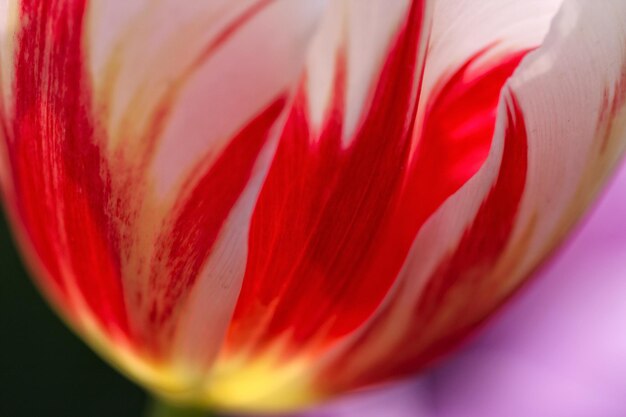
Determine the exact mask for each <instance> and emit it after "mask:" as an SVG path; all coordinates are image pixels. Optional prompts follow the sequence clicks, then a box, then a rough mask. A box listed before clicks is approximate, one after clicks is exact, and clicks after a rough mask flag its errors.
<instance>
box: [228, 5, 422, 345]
mask: <svg viewBox="0 0 626 417" xmlns="http://www.w3.org/2000/svg"><path fill="white" fill-rule="evenodd" d="M389 6H390V7H389V10H390V11H393V12H394V13H395V14H394V15H393V16H387V17H386V18H385V19H382V20H381V22H380V25H381V26H379V27H375V29H374V30H373V31H372V32H368V31H366V30H365V28H366V27H367V25H368V24H369V23H371V22H372V19H373V18H374V17H376V16H378V15H377V14H376V13H378V12H379V11H380V7H381V3H380V2H378V1H368V2H365V4H364V3H363V2H353V1H343V2H335V3H334V6H332V7H331V8H330V9H329V13H328V14H327V16H326V17H327V20H326V21H325V23H324V24H323V29H325V30H326V31H327V32H322V33H321V34H320V35H319V37H318V38H317V43H315V44H314V47H313V51H312V55H311V56H310V60H311V61H310V63H309V66H308V67H307V74H306V78H305V79H304V81H303V85H302V89H301V93H300V95H299V97H298V99H297V100H298V101H296V103H295V107H294V109H293V110H292V112H291V116H290V118H289V120H288V122H287V126H286V129H285V131H284V133H283V136H282V138H281V142H280V145H279V148H278V151H277V155H276V158H275V160H274V161H273V164H272V167H271V169H270V172H269V175H268V179H267V180H266V182H265V184H264V187H263V191H262V193H261V195H260V197H259V203H258V204H257V207H256V209H255V212H254V216H253V219H252V224H251V232H250V256H249V259H248V265H247V270H246V276H245V279H244V284H243V288H242V292H241V295H240V298H239V301H238V306H237V310H236V312H235V317H234V320H233V323H232V325H231V331H230V341H229V347H228V348H229V349H230V350H231V351H232V352H234V353H241V352H242V351H245V350H246V349H254V348H260V349H264V348H267V347H268V344H269V345H271V344H273V343H275V342H277V341H278V340H279V339H281V338H282V337H283V336H284V337H287V338H289V339H290V340H289V343H290V347H294V346H297V347H298V353H299V354H303V353H304V351H305V348H307V347H308V348H311V347H312V345H317V346H318V347H319V346H320V345H324V344H327V343H332V342H333V341H334V340H336V339H337V338H339V337H341V336H342V335H344V334H346V333H349V332H350V331H352V330H353V329H354V328H355V327H357V326H358V325H359V324H360V322H361V321H362V320H363V319H364V318H365V317H367V316H368V315H369V314H370V312H371V311H372V310H373V309H374V308H375V307H376V305H377V304H378V303H379V301H380V299H381V298H382V297H383V296H384V294H385V292H386V289H387V288H388V287H389V285H391V283H392V280H393V274H391V275H387V276H385V277H379V276H378V274H377V271H376V268H377V267H378V268H385V266H384V264H385V263H386V262H387V258H386V257H385V256H384V254H379V253H377V244H375V242H376V236H377V235H381V234H382V233H383V231H384V229H385V227H386V223H387V221H388V219H387V218H388V216H389V214H390V213H391V211H392V208H393V204H394V198H395V197H394V193H395V192H396V190H397V188H399V187H400V186H401V183H402V180H403V166H404V164H406V161H407V155H408V149H409V148H410V139H411V132H412V129H411V127H412V120H413V117H414V110H415V106H416V101H417V97H418V94H417V92H418V89H419V83H420V77H421V56H422V55H423V51H424V46H425V38H424V33H423V32H422V29H423V27H427V26H425V22H427V20H426V13H427V11H426V10H425V2H423V1H420V0H414V1H412V2H407V1H394V2H390V5H389ZM357 9H358V11H357ZM370 46H373V47H374V48H372V49H369V47H370ZM329 70H330V71H332V74H333V75H332V76H330V75H328V74H326V75H322V74H321V72H324V71H329ZM325 83H330V84H331V85H332V87H330V86H328V85H324V84H325ZM325 87H328V90H329V91H332V96H328V97H326V98H324V99H320V98H319V97H318V96H317V94H321V93H320V91H325ZM313 91H315V92H313ZM365 98H367V99H365ZM322 103H323V104H325V106H324V110H323V111H322V110H320V109H317V108H316V107H317V106H319V105H321V104H322ZM319 113H323V118H322V120H323V123H322V126H316V123H317V121H316V120H315V119H319V118H320V116H319ZM316 114H318V115H316ZM355 120H358V123H357V124H356V125H355ZM368 242H369V243H368ZM371 256H375V257H376V259H375V260H372V259H371ZM370 261H371V262H376V263H378V266H376V265H374V266H372V264H371V262H370ZM390 262H391V263H392V265H390V266H389V268H390V269H393V268H394V267H395V265H396V264H397V265H398V267H399V265H400V263H398V262H397V260H396V259H393V260H391V261H390ZM354 277H360V279H358V280H356V279H353V278H354ZM305 294H306V296H305ZM305 345H307V346H305Z"/></svg>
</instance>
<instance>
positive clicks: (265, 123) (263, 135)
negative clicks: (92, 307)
mask: <svg viewBox="0 0 626 417" xmlns="http://www.w3.org/2000/svg"><path fill="white" fill-rule="evenodd" d="M285 104H286V100H285V98H279V99H277V100H276V101H275V102H274V103H272V104H271V105H269V106H268V107H267V109H266V110H264V111H263V112H262V113H261V114H260V115H258V116H257V117H255V118H254V119H253V120H252V121H251V122H250V123H249V124H248V125H247V126H245V127H244V128H243V129H242V131H241V132H240V133H239V134H238V135H237V136H236V137H235V138H234V139H232V141H231V142H230V143H229V145H228V146H227V147H226V149H225V150H224V151H223V153H222V154H221V155H220V157H219V158H218V160H217V161H215V162H214V163H213V164H212V165H211V168H210V169H209V170H208V172H206V173H205V174H203V175H202V176H201V178H200V179H197V178H196V175H197V172H202V167H203V165H206V163H205V161H201V162H200V163H199V164H198V169H196V170H192V175H191V177H190V178H189V179H188V183H190V184H194V185H193V186H191V187H183V190H185V189H187V190H189V189H190V192H189V193H188V194H187V195H186V196H181V197H179V201H180V202H179V203H178V204H177V206H176V207H175V208H174V211H173V213H172V214H171V217H170V218H169V219H167V220H166V221H165V224H169V227H167V228H166V229H165V230H164V231H163V232H162V233H161V235H160V237H159V238H158V239H157V241H156V244H155V245H156V250H155V256H154V259H153V262H152V270H151V274H150V282H149V291H148V296H149V297H150V300H151V302H150V305H149V307H148V313H149V324H148V326H149V327H148V329H144V330H147V331H146V334H147V335H148V337H152V338H156V337H159V338H160V339H163V338H168V337H170V336H171V334H168V333H167V331H164V330H165V328H166V327H165V324H166V322H167V321H168V320H169V319H170V318H171V316H172V314H173V312H174V310H175V308H176V307H177V306H179V305H180V304H181V303H182V302H183V300H184V297H185V296H186V295H187V294H188V292H189V290H190V289H191V288H192V287H193V285H194V284H195V282H196V281H197V280H198V278H199V273H200V271H201V269H202V266H203V265H204V263H205V262H206V261H207V259H208V258H209V257H210V256H211V252H212V250H213V248H214V246H215V243H216V240H217V237H218V235H219V232H220V230H222V227H223V225H224V222H225V221H226V219H227V218H228V216H229V214H230V213H231V211H232V209H233V206H234V205H235V204H236V203H237V201H238V200H239V197H240V196H241V194H242V193H243V191H244V190H245V188H246V186H247V185H248V182H249V181H250V178H251V176H252V174H253V168H254V165H255V163H256V162H257V159H258V156H259V154H260V153H261V149H262V148H263V146H264V145H265V143H266V141H267V139H268V137H269V133H270V131H271V128H272V127H273V126H274V124H275V122H276V120H277V119H278V117H279V116H280V115H281V113H282V111H283V109H284V107H285ZM207 302H211V300H207ZM171 330H172V329H171V328H168V331H171ZM153 343H158V342H157V341H153Z"/></svg>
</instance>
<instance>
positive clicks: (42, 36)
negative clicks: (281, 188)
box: [0, 0, 325, 389]
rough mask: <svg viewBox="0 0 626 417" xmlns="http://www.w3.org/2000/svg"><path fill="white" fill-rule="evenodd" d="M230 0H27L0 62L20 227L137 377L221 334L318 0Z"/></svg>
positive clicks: (10, 194) (60, 287)
mask: <svg viewBox="0 0 626 417" xmlns="http://www.w3.org/2000/svg"><path fill="white" fill-rule="evenodd" d="M131 3H132V4H131ZM2 4H4V3H2ZM228 4H232V2H226V1H223V2H218V1H216V2H190V3H185V6H181V4H180V3H179V2H175V1H164V2H158V3H155V2H130V3H128V5H127V6H126V3H123V2H108V1H107V2H104V1H97V0H95V1H87V0H82V1H71V2H67V1H61V0H51V1H45V2H40V1H35V0H33V1H31V0H23V1H22V2H21V3H20V6H19V9H18V12H19V22H20V25H21V27H19V28H16V29H15V32H12V33H10V36H12V37H13V36H15V39H17V40H18V44H17V45H16V48H15V59H14V65H13V66H12V68H13V70H12V71H5V70H4V68H5V61H4V60H3V61H2V66H0V68H1V69H2V72H0V79H1V80H2V81H3V83H2V85H3V86H4V85H5V82H6V81H5V80H6V77H11V75H12V74H13V73H14V76H13V80H12V81H11V84H12V85H14V90H13V91H12V94H11V95H7V94H3V95H2V96H3V97H11V98H12V102H11V103H10V105H8V106H4V105H3V107H2V108H1V110H2V114H1V116H2V119H1V120H4V121H6V122H5V123H4V124H3V125H2V126H5V129H6V133H4V132H3V133H4V134H3V135H2V143H3V145H2V146H6V150H7V152H6V154H7V155H8V162H9V165H8V166H9V176H10V181H7V182H6V190H5V191H6V195H7V201H6V202H7V208H8V209H9V210H10V211H11V213H12V214H13V218H14V219H15V223H16V228H17V231H18V234H19V235H20V236H21V237H22V240H23V244H24V246H25V248H26V249H27V251H29V252H32V253H33V254H34V255H35V257H34V258H35V260H34V261H33V262H34V263H36V264H37V265H35V266H36V267H38V266H39V267H40V268H39V269H41V271H40V273H39V274H38V275H39V278H40V281H41V283H42V285H43V287H44V288H45V289H46V290H47V292H49V293H50V294H52V297H53V299H54V301H55V304H56V305H57V307H59V308H60V309H61V311H63V312H64V314H65V315H66V316H67V317H69V319H70V321H71V322H72V323H73V324H74V325H75V326H77V327H78V328H79V329H80V330H81V331H83V332H86V333H88V336H90V337H88V339H90V341H91V342H93V343H94V344H97V345H98V346H97V347H100V348H102V346H100V344H102V343H104V345H105V347H106V346H107V340H108V342H111V341H113V342H114V344H115V345H116V348H115V349H111V350H110V351H108V350H107V351H106V352H105V353H107V354H110V355H113V359H114V360H117V361H121V362H122V363H121V366H122V368H123V369H126V370H128V371H130V372H131V374H134V376H135V377H138V378H140V379H142V378H144V377H145V375H143V374H139V373H141V372H144V371H145V372H150V368H154V369H157V368H158V367H159V366H160V365H161V362H163V361H165V362H166V364H167V366H174V367H175V366H176V365H177V364H172V363H171V358H172V355H176V356H180V357H182V359H181V361H182V362H185V360H192V359H198V358H199V360H201V361H204V362H205V363H208V362H210V361H211V358H212V356H213V355H214V354H215V353H216V352H217V350H218V348H219V346H220V345H221V342H222V337H223V333H224V331H225V327H226V325H227V322H228V317H229V316H230V315H231V313H232V310H233V308H234V304H235V298H236V295H237V293H238V291H239V286H240V282H241V279H242V277H243V269H242V268H241V267H239V265H244V264H245V256H246V247H247V242H246V238H247V230H248V226H247V225H248V222H249V219H250V217H251V211H252V208H253V206H254V203H255V201H256V197H257V194H258V192H259V190H260V186H261V183H262V180H263V178H264V177H265V174H266V171H267V167H268V165H269V162H270V160H271V157H272V155H273V152H274V150H275V148H276V144H277V139H278V134H279V133H280V127H281V125H282V124H283V123H284V115H285V112H284V111H283V110H284V109H285V108H286V107H287V105H288V102H289V101H290V97H291V96H292V95H293V94H292V93H293V92H294V90H295V88H294V87H295V86H296V85H297V81H298V79H299V76H300V74H301V72H302V69H303V67H304V64H305V53H306V50H307V49H308V45H309V40H310V38H311V37H312V35H313V34H314V30H315V28H316V25H317V21H318V18H319V16H320V12H321V11H322V10H323V6H325V2H324V1H311V2H292V1H290V0H274V1H271V0H266V1H262V0H259V1H249V2H237V6H232V7H229V6H228ZM127 7H129V8H135V9H133V10H131V9H127ZM100 18H102V19H104V20H103V22H104V23H102V24H101V25H99V24H98V19H100ZM176 28H179V29H180V30H179V31H177V30H176ZM99 31H103V32H107V33H108V35H107V36H108V37H107V36H105V35H106V34H103V33H101V32H99ZM109 32H110V33H109ZM196 35H197V37H195V36H196ZM188 37H191V39H189V38H188ZM2 40H3V41H4V38H2ZM186 41H189V43H186ZM92 42H93V43H92ZM107 42H109V43H107ZM168 42H171V43H168ZM111 44H113V46H110V45H111ZM142 46H143V48H144V49H142ZM177 46H185V47H186V46H188V48H185V47H182V48H178V47H177ZM261 47H263V48H264V57H263V59H259V57H258V51H259V49H260V48H261ZM107 48H108V49H107ZM4 51H5V49H4V48H2V55H0V56H2V57H4ZM2 102H3V103H4V100H3V101H2ZM240 102H241V106H239V107H238V106H236V105H235V104H237V103H240ZM244 102H245V103H244ZM160 152H161V153H162V152H164V153H165V155H168V154H169V155H168V158H161V159H159V158H160V156H159V153H160ZM29 249H30V250H29ZM55 294H56V295H55ZM207 305H209V307H206V306H207ZM207 308H208V310H207ZM183 310H184V311H185V315H184V316H185V320H183V319H182V318H181V316H182V314H181V311H183ZM207 311H209V312H211V313H212V314H211V315H210V316H209V318H208V319H207V317H206V315H205V314H206V312H207ZM199 319H201V320H199ZM198 322H200V323H201V325H200V326H198V325H197V323H198ZM200 346H202V349H200V348H199V347H200ZM126 348H127V349H128V350H127V349H126ZM135 354H138V357H135V356H134V355H135ZM185 355H187V356H185ZM201 363H202V362H200V364H201ZM146 364H147V365H148V366H147V368H148V369H147V370H146V367H145V365H146ZM142 366H143V367H142ZM128 368H132V369H128ZM198 368H201V366H198ZM154 369H152V370H154ZM185 371H186V370H185V369H183V370H181V371H180V372H185ZM198 371H199V369H198ZM172 372H176V371H172ZM192 376H195V375H192ZM147 379H148V380H146V381H144V382H146V383H147V384H149V385H152V386H153V387H154V388H156V389H159V388H163V389H166V388H164V387H160V386H159V384H161V383H162V382H163V383H168V384H169V383H170V382H171V381H172V378H168V377H164V378H163V379H161V380H160V379H150V378H147ZM174 379H175V378H174ZM183 379H184V380H185V381H184V383H185V384H187V385H189V384H193V383H194V380H193V379H191V378H189V375H185V378H183ZM169 388H171V387H168V389H169ZM180 388H181V387H176V389H180ZM188 388H189V387H188V386H187V387H185V389H188Z"/></svg>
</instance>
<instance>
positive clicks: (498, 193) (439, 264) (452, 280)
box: [328, 0, 626, 388]
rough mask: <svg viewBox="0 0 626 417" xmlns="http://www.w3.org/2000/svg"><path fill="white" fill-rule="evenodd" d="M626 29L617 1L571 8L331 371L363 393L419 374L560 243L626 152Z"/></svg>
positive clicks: (514, 82) (522, 73)
mask: <svg viewBox="0 0 626 417" xmlns="http://www.w3.org/2000/svg"><path fill="white" fill-rule="evenodd" d="M516 4H519V3H516ZM625 20H626V4H625V3H623V2H621V1H619V0H609V1H606V2H603V3H602V4H601V5H600V4H595V3H594V4H591V3H589V2H585V1H581V0H578V1H577V0H571V1H567V2H566V3H565V4H564V6H563V8H562V9H561V11H560V12H559V14H558V17H557V18H556V19H555V21H554V23H553V25H552V28H551V31H550V34H549V35H548V36H547V38H546V40H545V42H544V44H543V45H542V46H541V47H540V48H539V49H538V50H537V51H535V52H533V53H531V54H530V55H529V56H528V58H527V59H526V60H525V61H524V62H523V63H522V64H521V67H520V68H519V70H518V71H517V72H516V73H515V75H514V76H513V77H512V79H511V80H510V81H509V83H508V86H507V87H506V88H505V96H504V97H505V98H507V99H506V100H504V101H503V102H502V103H501V109H500V114H499V119H498V126H499V127H498V128H497V130H496V132H497V133H496V135H495V137H494V141H493V143H492V149H491V153H490V156H489V158H488V160H487V162H486V163H485V165H484V166H483V167H482V168H481V169H480V171H479V172H478V174H477V175H476V176H475V177H474V178H472V179H471V180H470V181H469V182H468V183H467V184H465V185H464V186H463V187H462V188H461V189H460V190H459V191H458V192H457V193H455V194H454V195H453V196H452V197H451V198H450V199H448V200H447V201H446V203H445V204H444V205H442V207H441V208H440V209H439V210H438V211H437V212H436V213H435V214H434V215H433V216H432V217H431V218H430V219H429V221H428V223H427V224H426V225H425V226H424V227H423V228H422V230H420V233H419V234H418V236H417V239H416V240H415V242H414V245H413V248H412V252H411V255H410V256H409V258H408V261H407V263H406V265H405V267H404V269H403V271H402V273H401V275H400V278H399V285H398V287H397V288H396V291H395V293H394V294H393V295H392V296H391V297H390V299H389V300H388V302H387V303H386V305H385V308H383V309H382V310H381V311H380V312H379V313H378V315H377V317H376V318H375V320H374V321H373V323H372V324H371V326H370V327H369V328H368V329H367V330H366V331H364V333H363V334H362V335H361V337H360V338H358V339H356V341H354V345H353V346H354V347H353V349H351V350H350V349H349V350H348V351H347V353H345V354H344V356H340V359H338V360H336V361H332V364H331V365H330V367H331V368H332V369H329V370H328V372H330V373H333V375H343V376H344V377H345V378H346V379H345V382H344V384H346V385H348V386H349V385H350V384H352V385H356V386H361V385H363V384H368V383H373V382H377V381H380V380H382V379H385V378H389V377H391V376H399V375H406V374H408V373H411V372H415V371H416V370H418V369H420V368H423V367H424V366H426V365H427V364H429V363H431V362H432V361H433V360H434V359H436V358H438V357H439V356H440V355H441V354H443V353H445V352H446V351H447V350H449V349H450V347H452V346H454V345H455V344H457V343H458V342H459V341H460V340H461V339H462V338H463V337H465V335H466V334H468V332H470V331H471V330H472V329H474V328H475V327H476V326H477V325H479V324H480V323H481V322H482V321H483V320H484V319H485V317H486V316H487V315H488V314H489V313H490V312H492V311H493V310H494V309H495V308H496V307H497V306H499V305H500V304H501V303H502V302H503V301H504V300H505V299H506V298H508V297H509V296H510V295H511V293H512V292H513V291H514V290H515V289H517V288H518V287H519V286H520V285H521V283H522V282H523V281H524V279H526V278H527V277H528V276H529V275H530V274H531V273H532V272H533V271H534V269H535V268H536V267H537V265H538V264H539V263H540V262H541V261H542V260H544V259H545V258H546V257H547V255H548V254H549V253H551V251H552V250H553V249H554V248H555V246H556V245H557V244H558V243H559V242H560V241H561V240H562V239H563V238H564V236H565V235H566V233H567V231H568V230H570V229H571V227H572V225H573V224H574V223H575V222H576V221H577V220H578V218H579V217H580V215H581V214H582V213H583V212H584V210H585V209H586V207H587V206H588V204H589V203H590V201H592V199H593V198H594V197H595V195H596V194H597V191H598V190H599V189H600V187H601V185H602V184H603V182H604V180H605V179H606V177H607V176H608V174H609V173H610V172H611V171H612V169H613V167H614V165H615V163H616V162H617V161H618V160H619V158H620V156H621V155H622V153H623V151H624V147H625V145H626V106H625V105H626V75H625V74H626V48H625V45H626V31H624V27H623V22H624V21H625ZM342 366H343V367H342ZM346 375H347V376H346ZM344 388H345V386H344Z"/></svg>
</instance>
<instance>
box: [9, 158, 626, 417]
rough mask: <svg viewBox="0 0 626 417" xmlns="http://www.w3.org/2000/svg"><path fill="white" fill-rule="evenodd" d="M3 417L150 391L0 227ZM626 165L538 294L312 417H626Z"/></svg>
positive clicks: (92, 412) (89, 413) (93, 406)
mask: <svg viewBox="0 0 626 417" xmlns="http://www.w3.org/2000/svg"><path fill="white" fill-rule="evenodd" d="M0 277H1V279H0V335H2V336H1V337H2V343H1V344H0V416H1V417H22V416H24V417H48V416H50V417H99V416H102V417H105V416H106V417H126V416H128V417H139V416H141V415H142V412H143V411H142V410H143V406H144V401H145V395H144V394H143V393H142V391H141V390H140V389H139V388H137V387H135V386H134V385H132V384H131V383H130V382H128V381H126V380H125V379H124V378H123V377H122V376H120V375H118V374H117V373H116V372H115V371H114V370H112V369H111V368H109V367H108V366H107V365H105V364H104V363H102V362H101V361H100V360H99V359H98V358H97V357H96V356H95V355H94V354H93V353H92V352H91V351H90V350H89V349H87V347H85V346H84V345H83V343H82V342H80V341H79V340H78V338H76V337H75V336H74V335H73V334H72V333H71V332H70V331H69V330H67V329H66V328H65V326H64V325H63V324H62V323H61V322H60V321H59V319H58V318H57V317H55V316H54V315H53V314H52V312H51V311H50V309H49V308H48V306H47V305H46V304H45V303H44V302H43V301H42V299H41V298H40V296H39V295H38V294H37V292H36V291H35V289H34V287H33V285H32V284H31V283H30V280H29V279H28V277H27V274H26V272H25V271H24V268H23V267H22V266H21V262H20V260H19V257H18V255H17V253H16V251H15V249H14V247H13V245H12V241H11V239H10V237H9V235H8V231H7V226H6V223H5V222H2V224H1V227H0ZM625 393H626V166H625V167H623V168H622V169H621V172H620V173H619V175H618V176H617V177H616V179H615V180H614V181H613V182H612V185H611V186H610V187H609V189H608V190H607V192H606V193H605V194H604V197H603V198H602V199H601V201H600V204H599V205H598V206H597V207H596V209H595V210H594V211H593V212H592V215H591V216H589V217H588V219H587V220H586V221H585V222H584V224H583V227H581V228H579V230H578V231H577V232H576V233H575V235H574V237H573V239H572V240H571V241H570V242H568V244H567V245H566V246H565V247H564V248H563V249H562V250H561V251H560V253H559V254H558V256H557V257H555V259H553V260H552V261H551V262H550V263H549V264H548V265H546V266H545V267H544V268H543V269H542V270H541V271H540V273H539V274H538V276H537V277H536V280H535V281H534V282H533V284H532V285H529V286H528V287H527V288H525V289H524V291H523V292H522V293H521V294H520V295H519V296H518V297H517V298H516V299H515V300H513V302H512V303H510V304H509V305H508V306H507V307H506V308H505V309H504V310H503V311H502V312H501V313H500V314H499V315H498V316H497V317H496V318H495V319H494V320H493V321H491V322H490V323H489V325H488V326H487V327H486V328H485V329H484V330H483V331H482V332H481V333H480V334H479V335H478V336H477V337H476V338H474V339H473V340H471V341H470V342H469V343H467V344H466V345H465V346H464V347H463V348H462V349H461V350H460V351H459V352H458V353H457V354H455V355H454V356H453V357H451V358H449V359H448V360H447V361H445V362H444V363H442V364H441V365H440V366H438V367H437V368H436V369H433V370H431V371H430V372H428V373H426V374H424V375H423V376H421V377H419V378H417V379H415V380H413V381H408V382H405V383H403V384H398V385H396V386H393V387H391V388H388V389H385V390H379V391H375V392H373V393H369V394H367V395H365V394H363V395H357V396H353V397H352V398H349V399H344V400H341V401H339V402H337V403H335V404H332V405H329V406H325V407H322V408H320V409H318V410H314V411H311V412H309V413H306V414H305V416H306V417H348V416H360V417H361V416H362V417H379V416H385V417H503V416H504V417H624V416H626V394H625Z"/></svg>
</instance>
